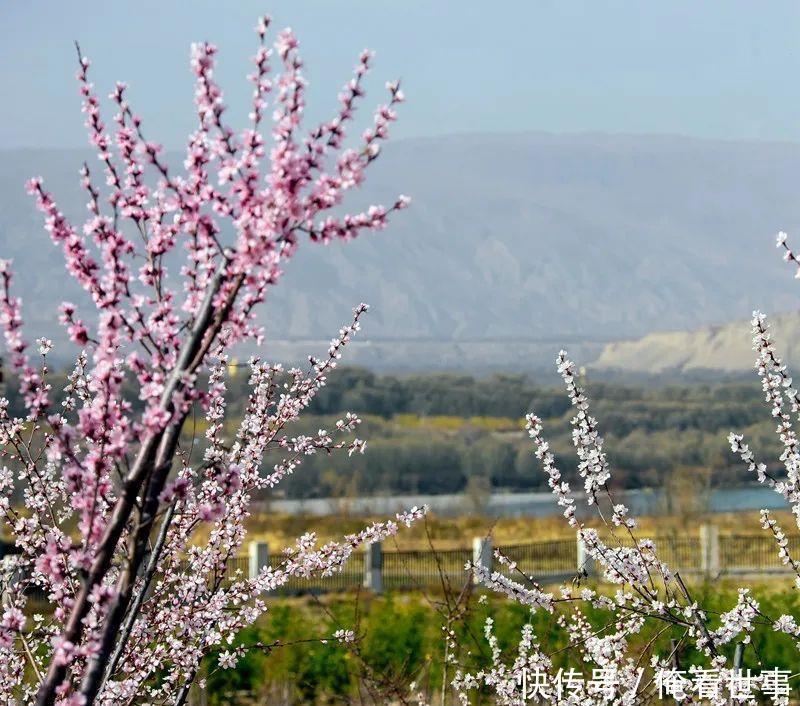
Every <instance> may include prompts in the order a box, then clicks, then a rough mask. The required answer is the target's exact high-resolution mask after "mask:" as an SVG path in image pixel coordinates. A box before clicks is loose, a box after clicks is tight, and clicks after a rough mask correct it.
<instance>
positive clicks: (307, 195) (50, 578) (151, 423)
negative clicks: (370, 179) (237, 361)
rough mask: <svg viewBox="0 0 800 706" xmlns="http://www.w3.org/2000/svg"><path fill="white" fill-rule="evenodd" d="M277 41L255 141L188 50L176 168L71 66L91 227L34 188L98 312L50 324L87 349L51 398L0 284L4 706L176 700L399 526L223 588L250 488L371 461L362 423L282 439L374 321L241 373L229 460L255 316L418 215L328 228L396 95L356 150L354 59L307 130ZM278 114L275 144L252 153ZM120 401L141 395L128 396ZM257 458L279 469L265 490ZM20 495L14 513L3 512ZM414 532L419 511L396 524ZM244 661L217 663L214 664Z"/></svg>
mask: <svg viewBox="0 0 800 706" xmlns="http://www.w3.org/2000/svg"><path fill="white" fill-rule="evenodd" d="M268 25H269V20H268V19H267V18H263V19H261V20H260V21H259V23H258V25H257V28H256V30H257V34H258V38H259V40H260V45H259V48H258V51H257V52H256V54H255V57H254V64H255V70H254V71H253V73H252V75H250V76H249V78H250V80H251V81H252V84H253V101H252V110H251V113H250V116H249V118H250V121H251V125H250V126H249V128H248V129H246V130H244V131H243V132H242V133H241V134H236V133H235V132H234V130H233V129H232V128H231V127H229V125H228V123H227V121H226V116H225V105H224V103H223V98H222V92H221V90H220V87H219V86H218V84H217V83H216V81H215V78H214V63H215V56H216V51H217V50H216V48H215V47H214V46H213V45H212V44H207V43H202V44H196V45H194V46H193V47H192V52H191V67H192V71H193V73H194V76H195V79H196V88H195V106H196V112H197V121H198V122H197V129H196V130H195V131H194V132H193V133H192V134H191V135H190V137H189V141H188V147H187V151H186V159H185V161H184V164H183V167H184V169H183V171H176V170H174V169H173V167H171V166H168V165H167V163H166V161H165V160H164V158H163V156H162V150H161V148H160V147H159V146H158V145H157V144H156V143H154V142H151V141H150V140H149V139H147V138H146V137H145V132H144V129H143V127H142V121H141V119H140V118H139V116H137V115H136V114H135V113H134V112H133V110H132V108H131V107H130V105H129V103H128V100H127V98H126V87H125V85H124V84H117V86H116V87H115V89H114V90H113V92H112V93H111V95H110V99H111V100H112V101H113V103H114V105H115V108H116V115H115V116H114V124H113V127H112V128H111V129H109V128H108V127H107V126H106V124H105V123H104V121H103V119H102V117H101V109H100V101H99V99H98V97H97V95H96V94H95V91H94V88H93V86H92V84H91V83H90V81H89V76H88V72H89V66H90V64H89V61H88V60H87V59H86V58H84V57H83V56H82V55H81V53H80V49H78V56H79V71H78V82H79V86H80V94H81V97H82V101H83V112H84V114H85V117H86V127H87V130H88V133H89V140H90V142H91V144H92V145H93V147H94V148H95V150H96V152H97V157H98V158H99V164H100V169H101V171H102V173H103V176H102V178H101V179H99V180H98V179H97V177H96V176H95V175H94V174H93V172H92V171H91V170H90V168H89V166H88V165H87V164H84V165H83V167H82V169H81V171H80V178H81V183H82V185H83V188H84V190H85V193H86V196H87V208H88V217H87V220H86V222H85V223H84V224H83V226H82V227H80V228H79V227H76V226H73V225H72V224H71V223H70V222H69V221H68V220H67V218H65V217H64V215H62V213H61V211H60V210H59V208H58V206H57V205H56V202H55V200H54V198H53V196H51V195H50V193H49V192H48V191H47V190H46V188H45V185H44V184H43V182H42V180H41V179H32V180H31V181H30V182H29V184H28V191H29V193H30V194H31V195H32V196H33V197H34V199H35V201H36V204H37V206H38V209H39V210H40V211H41V212H42V214H43V215H44V219H45V228H46V230H47V231H48V232H49V234H50V237H51V238H52V240H53V242H54V243H55V244H56V245H57V246H59V247H60V248H61V249H62V250H63V254H64V260H65V264H66V268H67V271H68V272H69V274H70V275H71V276H72V277H73V278H74V279H75V280H76V281H77V282H78V283H79V284H80V286H81V287H82V288H83V290H84V291H85V292H86V294H87V295H88V296H87V297H86V299H87V302H88V303H89V309H91V307H92V306H93V307H94V311H92V312H91V313H81V310H80V307H79V306H77V305H74V304H72V303H68V302H64V303H63V304H62V305H61V323H62V324H63V325H64V326H65V327H66V329H67V331H68V334H69V337H70V339H71V340H72V341H73V342H74V343H75V344H77V345H78V346H79V347H80V348H81V349H82V352H81V353H80V355H79V357H78V358H77V363H76V365H75V368H74V370H73V372H72V373H71V375H70V376H69V381H68V385H67V387H66V390H64V395H65V396H64V398H63V401H62V402H60V403H58V402H56V395H55V393H54V391H53V390H52V389H51V384H50V383H49V382H48V365H47V360H48V358H47V356H48V353H49V351H50V349H51V347H52V344H51V343H50V342H49V341H48V340H46V339H40V340H39V341H38V342H37V345H38V357H37V355H36V352H32V351H31V350H30V347H29V345H28V343H27V342H26V341H25V339H24V337H23V324H22V309H21V303H20V301H19V299H18V298H17V297H15V296H14V294H13V286H12V284H13V282H12V269H11V265H10V263H8V262H3V263H2V265H1V266H0V280H1V281H0V284H1V286H0V323H1V324H2V327H3V329H4V332H5V339H6V345H7V348H8V351H9V357H10V364H11V367H12V368H13V370H14V371H15V372H16V374H17V376H18V378H19V380H20V389H21V393H22V394H23V396H24V402H25V408H26V412H27V415H26V416H25V417H24V418H14V417H12V416H10V414H9V412H8V402H7V401H5V400H4V401H2V402H1V403H0V444H2V447H3V449H4V457H5V461H6V466H4V467H3V469H2V471H0V492H1V493H2V497H0V514H2V516H3V518H4V520H5V529H6V530H7V531H8V532H10V533H11V535H12V536H13V538H14V541H15V542H16V545H17V547H18V549H19V553H18V554H17V555H16V556H14V557H13V558H12V561H10V562H7V563H6V571H5V574H4V576H3V579H2V580H3V586H2V588H3V605H2V608H0V701H2V703H9V704H10V703H18V702H22V703H36V704H39V706H46V705H49V704H63V705H67V704H75V705H77V704H92V703H104V704H131V703H175V704H180V703H183V702H185V700H186V698H187V694H188V691H189V686H190V685H191V684H192V682H193V681H194V680H195V678H196V675H197V671H198V665H199V663H200V660H201V659H202V657H203V655H204V654H206V653H207V652H208V651H209V650H211V649H218V650H219V649H222V648H224V646H226V645H228V644H229V643H231V642H232V641H233V638H234V636H235V635H236V633H237V631H239V630H240V629H241V628H242V627H244V626H246V625H247V624H249V623H252V622H253V621H254V620H255V619H256V618H257V617H258V616H259V615H260V614H261V613H262V612H263V611H264V610H265V609H266V605H265V602H264V594H265V593H266V592H268V591H269V590H271V589H275V588H277V587H279V586H281V585H282V584H283V583H285V582H286V581H287V580H288V579H289V578H290V577H292V576H306V577H308V576H312V575H314V574H320V573H321V574H329V573H331V572H334V571H336V570H338V569H339V568H341V567H342V565H343V564H344V562H345V561H346V560H347V558H348V556H349V555H350V554H351V553H352V551H353V550H354V548H356V547H357V546H358V545H359V544H361V543H363V542H365V541H374V540H377V539H380V538H382V537H385V536H387V535H389V534H391V533H393V532H395V531H396V529H397V522H395V521H388V522H384V523H379V524H374V525H372V526H370V527H367V528H365V529H364V530H363V531H362V532H360V533H358V534H355V535H352V536H346V537H344V538H343V539H342V541H341V542H336V543H329V544H325V545H324V546H319V544H318V543H317V541H316V538H315V537H314V536H313V535H307V536H304V537H302V538H300V539H299V540H298V542H297V546H296V547H294V548H292V549H291V550H290V551H288V552H287V553H286V555H285V559H284V561H283V563H282V564H281V565H280V566H279V567H276V568H265V569H264V570H263V571H262V572H261V573H260V574H259V575H258V576H256V577H243V576H241V575H239V574H235V575H232V576H231V575H226V574H227V566H228V561H227V560H228V558H229V557H232V556H235V554H236V553H237V551H238V550H239V548H240V547H241V545H242V542H243V539H244V534H245V531H244V520H245V519H246V517H247V516H248V507H249V501H250V496H251V494H252V493H253V492H254V491H256V490H259V489H262V488H267V487H272V486H274V485H275V484H277V483H279V482H280V480H281V478H282V477H284V476H285V475H286V474H288V473H291V472H292V471H293V470H295V469H296V468H297V466H298V465H299V464H300V463H301V461H302V458H303V457H304V456H305V455H307V454H313V453H316V452H329V453H333V452H336V451H342V452H345V453H353V452H357V451H362V450H363V447H364V442H363V441H361V440H359V439H357V438H352V436H351V435H352V433H353V432H354V431H355V430H356V428H357V427H358V425H359V419H358V418H357V417H355V416H353V415H349V414H348V415H347V416H345V417H344V418H342V419H341V420H339V421H338V422H337V423H336V428H335V430H333V431H331V432H328V431H325V430H320V431H319V433H318V434H316V435H314V436H304V435H298V436H291V435H290V433H289V427H290V425H291V423H292V422H293V421H294V420H296V419H297V417H298V415H300V414H301V412H302V411H303V410H304V409H305V408H306V407H307V406H308V405H309V403H310V401H311V400H312V399H313V397H314V395H315V394H316V392H317V391H318V390H319V389H320V388H321V387H322V386H323V385H324V384H325V380H326V376H327V375H328V374H329V373H330V371H331V370H332V369H333V368H334V367H335V366H336V363H337V360H338V359H339V357H340V355H341V351H342V349H343V348H344V347H345V346H346V345H347V343H348V342H349V341H350V339H351V337H352V336H353V335H354V334H355V333H356V332H357V331H358V329H359V322H360V319H361V316H362V315H363V313H364V312H365V310H366V306H364V305H361V306H359V307H358V308H356V309H355V313H354V317H353V320H352V322H351V323H350V324H348V325H347V326H345V327H344V328H343V329H341V331H340V332H339V335H338V336H337V337H336V338H335V339H334V340H333V341H332V343H331V346H330V348H329V350H328V351H327V354H325V355H324V356H322V357H321V358H319V359H317V358H310V363H309V367H308V369H307V370H304V371H303V370H300V369H292V370H288V371H284V370H282V369H281V367H280V366H278V365H272V364H268V363H266V362H264V361H262V360H259V359H253V360H252V361H251V363H250V370H251V372H250V395H249V399H248V402H247V406H246V411H245V415H244V418H243V420H242V422H241V425H240V426H239V429H238V431H237V432H236V435H235V438H234V439H233V440H232V442H230V443H228V441H227V440H226V439H225V438H224V420H225V371H226V367H227V356H228V353H229V351H230V349H231V348H232V347H233V346H235V345H237V344H241V343H242V342H245V341H248V340H249V341H256V342H260V340H261V336H262V334H261V332H260V330H259V328H258V326H257V324H256V311H257V307H258V305H260V304H261V303H262V302H264V300H265V299H266V297H267V295H268V292H269V290H270V288H271V287H272V286H274V285H275V284H276V283H277V282H278V280H279V278H280V274H281V267H282V266H283V265H284V263H285V262H286V261H287V260H288V259H290V258H291V257H292V255H293V254H294V252H295V251H296V249H297V247H298V245H299V243H300V241H301V240H303V239H309V240H311V241H316V242H320V243H328V242H330V241H332V240H334V239H339V240H349V239H351V238H354V237H356V236H357V235H359V233H361V232H362V231H365V230H378V229H382V228H384V227H385V226H386V224H387V219H388V218H389V216H390V215H391V213H393V212H395V211H398V210H400V209H403V208H404V207H405V206H406V205H407V203H408V199H407V198H405V197H403V196H400V197H399V198H398V199H397V200H396V201H395V202H394V203H393V204H392V205H391V206H390V207H388V208H384V207H382V206H377V205H376V206H372V207H370V208H369V209H368V210H367V211H365V212H360V213H353V214H349V213H348V214H340V215H325V214H326V212H328V211H330V210H331V209H332V208H334V207H337V206H339V204H341V203H342V200H343V198H344V196H345V195H346V194H347V192H348V191H350V190H351V189H354V188H356V187H358V186H359V185H360V184H361V183H362V181H363V180H364V178H365V173H366V170H367V168H368V167H369V165H370V164H371V163H372V162H373V160H375V159H376V157H377V156H378V154H379V152H380V146H381V143H382V141H383V140H384V139H386V137H387V135H388V131H389V126H390V124H391V122H392V121H393V120H394V119H395V108H396V106H397V105H398V104H399V103H400V102H402V100H403V93H402V91H401V89H400V86H399V84H398V83H396V82H392V83H388V84H387V88H388V91H389V100H388V102H387V103H386V104H385V105H382V106H380V107H379V108H378V109H377V111H376V113H375V115H374V122H373V124H372V125H371V126H370V127H369V128H368V129H367V130H366V131H365V132H364V133H363V135H362V136H361V137H360V140H359V141H358V144H357V147H356V148H345V147H344V142H345V138H346V131H347V129H348V127H349V125H350V124H351V123H352V121H353V118H354V114H355V111H356V108H357V107H358V104H359V102H360V99H361V98H362V96H363V88H362V83H363V81H362V80H363V77H364V75H365V74H366V73H367V71H368V70H369V68H370V63H371V55H370V53H369V52H366V51H365V52H364V53H362V54H361V56H360V59H359V61H358V65H357V67H356V69H355V75H354V77H353V78H352V80H350V81H349V83H347V85H346V86H345V87H344V89H343V91H342V92H341V94H340V95H339V100H340V108H339V110H338V112H337V114H336V115H335V116H334V117H333V118H332V119H331V120H329V121H328V122H324V123H322V124H321V125H319V126H318V127H316V128H314V129H312V130H311V131H310V132H307V133H301V119H302V117H303V112H304V108H305V86H306V83H305V80H304V78H303V75H302V69H303V63H302V61H301V58H300V55H299V53H298V43H297V40H296V39H295V37H294V35H293V34H292V32H291V31H290V30H284V31H282V32H280V33H279V34H278V35H277V39H276V41H275V43H274V49H272V48H270V47H269V46H268V45H267V40H266V35H267V31H268ZM272 62H276V63H277V65H278V67H279V68H278V71H277V75H276V76H274V77H273V72H272V70H271V63H272ZM269 111H271V130H270V132H271V142H267V140H266V139H265V137H264V134H263V133H264V132H265V130H264V126H265V123H267V122H268V120H267V119H266V117H265V116H267V115H268V112H269ZM100 182H104V184H101V183H100ZM337 213H339V212H338V211H337ZM180 258H182V264H181V265H180V267H179V268H175V267H174V265H173V263H174V262H176V261H179V259H180ZM168 264H169V265H170V266H171V267H172V268H173V271H171V272H170V271H168ZM124 385H129V386H130V385H132V386H133V387H134V389H135V392H136V396H137V397H138V399H131V398H130V397H129V396H128V397H126V395H125V394H124V389H123V386H124ZM198 408H199V409H201V410H202V411H203V413H204V414H205V417H206V420H207V431H206V432H205V435H206V443H205V451H204V456H203V459H202V461H201V462H199V463H195V462H194V461H193V459H191V458H190V454H189V452H188V450H187V449H186V448H185V447H184V446H182V443H181V432H182V429H183V427H184V423H185V421H186V419H187V416H188V415H189V414H190V412H191V411H192V410H196V409H198ZM267 453H275V454H277V456H276V457H275V458H274V459H273V461H270V462H269V464H268V472H267V473H262V472H261V466H262V462H263V460H264V458H265V455H266V454H267ZM14 493H16V494H17V495H16V496H15V497H19V496H20V494H21V497H22V498H23V500H24V507H22V506H20V504H19V503H15V502H12V494H14ZM420 514H421V511H420V510H417V509H413V510H412V511H411V512H409V513H407V514H402V515H400V516H398V521H399V522H406V523H410V522H411V521H413V520H414V519H415V518H416V517H418V516H419V515H420ZM201 525H203V526H205V527H206V528H209V527H210V530H209V531H208V533H207V534H206V535H204V536H206V537H207V540H204V541H202V542H195V541H193V537H194V536H195V530H197V529H198V528H199V527H200V526H201ZM223 579H226V581H225V582H224V583H223ZM33 588H37V589H38V590H40V591H44V592H45V593H46V594H47V597H48V600H49V602H50V604H51V605H52V612H50V613H48V614H47V615H44V616H39V615H37V616H34V617H33V618H27V617H26V615H27V613H26V601H27V595H28V594H29V593H30V591H31V589H33ZM235 659H236V654H235V652H228V653H224V655H223V657H222V659H221V661H222V662H223V663H224V664H228V665H230V664H232V663H234V662H235Z"/></svg>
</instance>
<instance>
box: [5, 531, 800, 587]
mask: <svg viewBox="0 0 800 706" xmlns="http://www.w3.org/2000/svg"><path fill="white" fill-rule="evenodd" d="M787 539H788V544H787V547H786V548H787V550H788V552H789V554H790V555H791V556H792V557H794V558H797V559H800V534H797V535H789V536H787ZM621 541H622V544H623V545H627V546H632V545H633V540H631V539H625V538H623V539H622V540H621ZM654 541H655V544H656V550H657V553H658V556H659V558H660V559H661V560H662V561H664V562H666V563H667V565H669V566H670V568H672V569H677V570H680V571H681V573H683V574H694V575H705V576H708V577H712V578H714V577H717V576H721V575H726V574H728V575H737V574H738V575H742V574H747V575H754V576H755V575H765V576H767V575H775V574H777V573H786V574H787V575H788V574H789V571H790V570H789V569H788V568H787V567H786V566H784V564H783V563H782V562H781V560H780V558H779V557H778V548H777V545H776V544H775V541H774V539H773V538H772V536H771V535H767V534H761V535H760V534H752V535H751V534H747V535H744V534H741V535H720V534H719V532H718V528H717V527H716V526H714V525H703V526H702V527H701V528H700V532H699V536H697V537H687V536H662V537H656V538H654ZM609 546H614V543H612V542H609ZM497 549H498V550H499V551H500V552H501V553H502V554H503V555H504V556H505V557H507V558H508V559H509V560H510V561H512V562H514V563H515V564H516V565H517V568H518V569H519V570H520V571H522V572H524V573H525V574H526V575H528V576H531V577H532V578H534V579H535V580H537V581H539V582H541V583H547V582H553V583H555V582H560V581H565V580H569V579H570V578H571V577H574V576H576V575H577V574H578V573H579V572H582V571H588V572H589V573H591V572H592V570H593V565H592V563H591V561H587V559H588V554H587V553H586V550H585V548H584V547H581V546H580V542H576V541H575V540H570V539H557V540H550V541H540V542H528V543H518V544H509V545H501V546H499V547H497ZM16 552H17V549H16V547H14V546H13V545H8V544H4V543H3V542H2V540H0V560H2V558H3V556H4V555H6V554H15V553H16ZM285 561H286V558H285V557H284V556H283V555H280V554H276V555H272V554H270V552H269V547H268V546H267V545H266V544H265V543H263V542H251V543H250V546H249V552H248V554H246V555H243V556H241V555H240V556H235V557H231V558H230V559H229V560H228V564H227V572H226V578H225V580H224V582H223V585H225V586H227V585H230V583H231V582H233V581H236V580H240V579H242V578H247V577H253V576H255V575H257V574H258V573H259V572H261V571H262V570H263V569H264V568H266V567H267V566H269V567H272V568H273V569H277V568H279V567H281V566H282V565H283V563H284V562H285ZM469 562H473V563H476V564H480V565H481V566H483V567H484V568H486V569H488V570H489V571H492V570H505V569H504V567H503V566H502V565H501V564H500V563H499V562H497V560H496V559H494V558H493V551H492V546H491V541H490V540H489V539H487V538H476V539H475V541H474V542H473V547H472V548H471V549H445V550H437V551H433V550H415V551H382V548H381V546H380V544H379V543H378V544H373V545H369V546H367V547H366V551H365V552H355V553H354V554H353V555H352V556H351V557H350V559H349V560H348V561H347V563H346V564H345V566H344V568H343V570H342V571H339V572H336V573H334V574H333V575H331V576H326V577H314V578H310V579H304V578H300V577H292V578H290V579H289V581H288V582H287V583H286V584H285V585H284V586H282V588H281V589H280V590H279V593H288V594H300V593H324V592H331V591H350V590H356V589H359V588H361V587H367V588H369V589H371V590H373V591H376V592H380V591H382V590H387V589H404V590H405V589H418V588H430V587H434V586H441V585H442V582H445V583H447V584H449V585H450V586H451V587H453V588H458V587H460V586H462V585H463V584H464V582H465V581H466V580H468V578H469V576H468V571H467V569H466V565H467V564H468V563H469Z"/></svg>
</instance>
